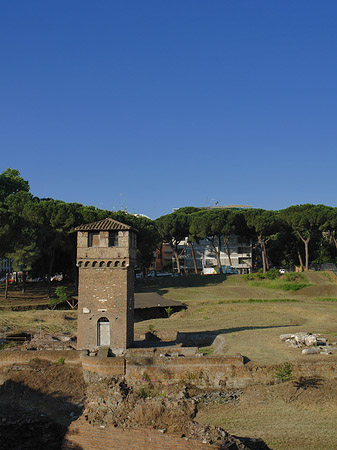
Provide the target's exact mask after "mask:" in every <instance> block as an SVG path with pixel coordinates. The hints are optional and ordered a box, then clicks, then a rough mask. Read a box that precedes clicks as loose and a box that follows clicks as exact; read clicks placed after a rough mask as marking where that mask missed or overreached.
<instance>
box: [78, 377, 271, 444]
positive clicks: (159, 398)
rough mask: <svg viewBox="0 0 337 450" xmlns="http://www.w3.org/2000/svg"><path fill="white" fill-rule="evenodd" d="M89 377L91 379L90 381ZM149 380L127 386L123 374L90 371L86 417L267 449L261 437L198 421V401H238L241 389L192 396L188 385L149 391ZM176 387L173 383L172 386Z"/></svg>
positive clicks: (115, 424) (209, 440) (208, 442)
mask: <svg viewBox="0 0 337 450" xmlns="http://www.w3.org/2000/svg"><path fill="white" fill-rule="evenodd" d="M88 381H89V382H88ZM150 384H152V383H151V381H150V380H143V381H142V384H140V385H139V387H137V386H128V385H127V383H126V380H125V379H124V378H123V377H116V378H109V379H106V380H102V379H100V378H99V377H97V376H95V375H94V374H90V380H89V379H88V380H87V389H88V391H87V394H88V396H87V398H88V399H90V401H88V400H87V402H86V403H85V410H84V412H83V416H84V418H85V419H86V420H87V421H88V422H89V423H91V424H97V425H99V426H102V425H103V426H104V425H106V424H109V425H112V426H116V427H122V428H128V427H132V428H138V427H142V428H143V427H149V426H150V427H152V428H156V429H157V430H158V432H160V433H179V434H180V436H181V437H182V438H183V439H186V440H187V439H197V440H199V441H201V442H204V443H205V444H219V445H220V446H221V448H223V449H229V448H230V449H231V450H249V449H250V450H268V449H269V447H267V445H266V444H265V443H264V442H263V441H262V440H259V439H246V438H237V437H235V436H232V435H230V434H229V433H227V432H226V431H224V430H223V429H221V428H218V427H214V426H205V425H202V424H199V423H197V422H195V420H194V418H195V417H196V414H197V410H198V409H197V405H198V403H200V402H202V401H204V402H209V403H210V402H217V403H229V402H232V403H236V402H238V401H239V397H240V395H241V393H242V392H241V391H240V390H232V391H227V392H221V391H219V392H207V393H203V394H199V395H197V396H195V397H190V396H189V394H188V388H187V387H186V386H185V387H182V388H181V389H180V390H178V391H177V390H176V389H172V391H171V390H170V389H168V390H167V391H166V388H167V386H166V385H165V384H164V385H163V386H161V387H162V388H164V390H162V391H161V390H160V389H161V387H160V386H159V385H158V386H156V385H155V384H153V387H152V388H151V389H152V390H153V391H154V390H155V389H158V391H157V393H156V394H154V392H152V393H151V397H148V396H147V395H148V394H149V388H148V387H149V385H150ZM172 388H173V386H172Z"/></svg>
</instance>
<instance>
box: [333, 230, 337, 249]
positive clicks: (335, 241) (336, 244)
mask: <svg viewBox="0 0 337 450" xmlns="http://www.w3.org/2000/svg"><path fill="white" fill-rule="evenodd" d="M332 240H333V242H334V244H335V247H336V248H337V239H336V236H335V235H334V233H332Z"/></svg>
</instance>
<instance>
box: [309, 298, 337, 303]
mask: <svg viewBox="0 0 337 450" xmlns="http://www.w3.org/2000/svg"><path fill="white" fill-rule="evenodd" d="M314 300H315V301H316V302H337V298H332V297H331V298H330V297H328V298H323V297H318V298H314Z"/></svg>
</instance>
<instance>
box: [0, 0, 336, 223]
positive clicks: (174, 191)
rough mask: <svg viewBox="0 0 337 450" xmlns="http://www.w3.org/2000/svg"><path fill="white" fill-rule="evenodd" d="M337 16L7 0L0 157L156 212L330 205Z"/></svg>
mask: <svg viewBox="0 0 337 450" xmlns="http://www.w3.org/2000/svg"><path fill="white" fill-rule="evenodd" d="M336 23H337V2H336V0H332V1H330V0H325V1H323V2H321V1H318V0H317V1H311V0H297V1H294V0H292V1H288V0H282V1H270V0H254V1H252V0H232V1H226V0H210V1H204V0H169V1H164V0H119V1H115V0H100V1H94V0H92V1H86V0H71V1H69V0H57V1H56V0H54V1H46V0H29V1H26V0H22V1H20V0H16V1H12V0H2V1H1V14H0V64H1V66H0V67H1V70H0V145H1V159H0V161H1V171H2V170H4V169H6V168H7V167H11V168H15V169H18V170H19V171H20V172H21V174H22V176H23V177H24V178H25V179H28V180H29V182H30V185H31V191H32V193H33V194H34V195H37V196H39V197H52V198H55V199H60V200H64V201H68V202H79V203H83V204H86V205H95V206H97V207H101V208H106V209H119V208H120V206H121V200H122V207H123V208H125V207H127V208H128V210H129V211H130V212H133V211H135V212H137V213H144V214H146V215H148V216H150V217H151V218H156V217H158V216H160V215H162V214H166V213H169V212H171V210H172V208H173V207H181V206H188V205H194V206H202V205H206V203H207V201H208V203H209V204H211V203H213V204H214V202H215V201H218V202H219V203H220V204H246V205H253V206H255V207H260V208H266V209H281V208H284V207H287V206H290V205H292V204H298V203H324V204H327V205H333V206H336V203H337V202H336V168H337V126H336V125H337V82H336V80H337V26H336ZM121 193H122V194H123V195H122V199H121Z"/></svg>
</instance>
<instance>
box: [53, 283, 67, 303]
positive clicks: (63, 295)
mask: <svg viewBox="0 0 337 450" xmlns="http://www.w3.org/2000/svg"><path fill="white" fill-rule="evenodd" d="M55 294H56V296H57V298H58V299H59V301H60V302H64V301H66V300H67V298H68V294H67V289H66V288H65V287H64V286H58V287H57V288H56V289H55Z"/></svg>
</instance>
